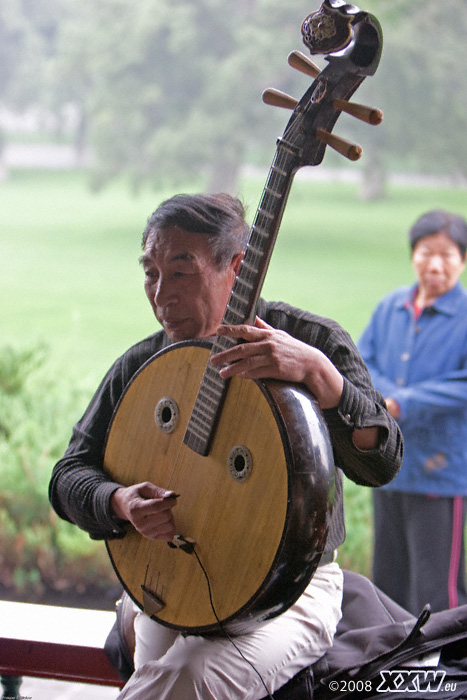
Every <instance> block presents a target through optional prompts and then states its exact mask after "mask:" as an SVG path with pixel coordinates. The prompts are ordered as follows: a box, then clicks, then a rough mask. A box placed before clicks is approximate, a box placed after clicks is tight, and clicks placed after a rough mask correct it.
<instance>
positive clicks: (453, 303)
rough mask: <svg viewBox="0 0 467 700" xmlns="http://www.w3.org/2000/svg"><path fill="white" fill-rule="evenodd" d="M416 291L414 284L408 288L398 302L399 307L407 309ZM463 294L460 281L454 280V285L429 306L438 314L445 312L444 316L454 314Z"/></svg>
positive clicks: (411, 303) (410, 305) (411, 304)
mask: <svg viewBox="0 0 467 700" xmlns="http://www.w3.org/2000/svg"><path fill="white" fill-rule="evenodd" d="M416 293H417V285H416V284H414V285H412V286H411V287H409V289H408V293H407V294H406V295H404V296H403V297H402V299H401V301H400V303H399V308H405V309H409V308H411V307H412V306H413V301H414V299H415V295H416ZM463 295H464V288H463V286H462V284H461V283H460V282H456V284H455V285H454V287H453V288H452V289H450V290H449V292H446V293H445V294H442V295H441V296H440V297H438V298H437V299H436V300H435V302H434V304H432V305H431V307H427V308H431V309H433V310H434V311H437V312H438V313H440V314H445V315H446V316H454V315H455V314H456V312H457V311H458V309H459V305H460V303H461V300H462V297H463Z"/></svg>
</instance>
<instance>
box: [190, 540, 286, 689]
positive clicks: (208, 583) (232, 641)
mask: <svg viewBox="0 0 467 700" xmlns="http://www.w3.org/2000/svg"><path fill="white" fill-rule="evenodd" d="M193 554H194V555H195V557H196V559H197V561H198V564H199V565H200V567H201V571H202V572H203V574H204V578H205V579H206V583H207V585H208V593H209V602H210V604H211V609H212V612H213V614H214V617H215V618H216V620H217V623H218V625H219V627H220V628H221V630H222V633H223V634H224V635H225V637H226V639H228V640H229V642H230V643H231V644H232V646H233V647H234V649H236V651H237V652H238V653H239V654H240V656H241V657H242V659H243V660H244V661H245V662H246V663H247V664H248V665H249V666H251V668H252V669H253V671H254V672H255V673H256V675H257V676H258V678H259V679H260V681H261V683H262V684H263V686H264V689H265V690H266V693H267V696H268V698H270V700H274V695H272V694H271V693H270V692H269V689H268V687H267V685H266V683H265V682H264V679H263V677H262V676H261V674H260V672H259V671H258V669H257V668H255V667H254V665H253V664H252V663H251V661H250V660H249V659H247V658H246V656H245V655H244V653H243V652H242V650H241V649H240V648H239V647H238V646H237V645H236V644H235V642H234V640H233V639H232V637H231V636H230V634H229V633H228V632H227V630H226V629H225V627H224V625H223V624H222V622H221V621H220V619H219V617H218V615H217V612H216V609H215V607H214V600H213V598H212V589H211V582H210V580H209V576H208V573H207V571H206V569H205V568H204V566H203V563H202V561H201V559H200V558H199V555H198V552H197V551H196V549H193Z"/></svg>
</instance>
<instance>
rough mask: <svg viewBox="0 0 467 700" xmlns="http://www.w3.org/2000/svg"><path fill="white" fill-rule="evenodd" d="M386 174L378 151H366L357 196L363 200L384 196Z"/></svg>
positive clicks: (372, 199) (382, 197) (370, 200)
mask: <svg viewBox="0 0 467 700" xmlns="http://www.w3.org/2000/svg"><path fill="white" fill-rule="evenodd" d="M386 184H387V175H386V171H385V169H384V167H383V163H382V159H381V157H380V154H379V153H376V152H373V153H368V152H367V153H366V161H365V168H364V169H363V173H362V182H361V185H360V192H359V197H360V199H361V200H363V201H364V202H372V201H376V200H378V199H385V198H386Z"/></svg>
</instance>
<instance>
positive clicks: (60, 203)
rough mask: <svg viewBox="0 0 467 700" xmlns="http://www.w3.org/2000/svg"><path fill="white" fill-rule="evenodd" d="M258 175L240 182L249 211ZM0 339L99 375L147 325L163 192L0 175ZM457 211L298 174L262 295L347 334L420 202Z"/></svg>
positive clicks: (388, 277) (385, 283) (405, 276)
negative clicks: (328, 319)
mask: <svg viewBox="0 0 467 700" xmlns="http://www.w3.org/2000/svg"><path fill="white" fill-rule="evenodd" d="M262 186H263V183H262V182H260V181H259V180H257V181H253V180H248V181H244V182H242V183H241V196H242V198H243V200H244V201H245V203H246V204H247V205H248V210H249V214H250V219H252V218H253V215H254V212H255V209H256V205H257V201H258V200H259V196H260V193H261V189H262ZM0 194H1V202H2V206H1V208H0V224H1V229H0V231H1V233H0V273H1V274H0V298H1V300H2V303H1V304H0V327H1V329H2V339H3V343H5V342H9V343H13V344H15V345H16V344H29V343H31V342H32V341H36V340H42V341H45V342H46V343H47V344H48V345H50V347H51V350H52V353H53V358H54V362H55V363H56V364H57V367H60V370H61V371H62V372H67V371H69V372H71V373H74V372H75V371H76V372H78V373H79V374H81V375H82V374H85V375H91V376H93V377H98V376H100V375H101V374H102V372H103V371H104V370H105V369H106V368H107V366H108V365H109V364H110V362H111V361H112V360H113V359H114V357H115V356H116V355H118V354H119V353H120V352H122V351H123V350H124V349H125V348H127V347H128V346H129V344H131V343H133V342H136V341H137V340H138V339H140V338H141V337H143V336H145V335H146V334H148V333H150V332H152V330H153V329H154V328H155V321H154V320H153V318H152V316H151V313H150V310H149V307H148V304H147V302H146V301H145V298H144V296H143V291H142V276H141V271H140V269H139V265H138V256H139V254H140V249H139V244H140V234H141V231H142V229H143V228H144V224H145V221H146V218H147V216H148V215H149V214H150V213H151V211H152V210H153V209H154V208H155V207H156V206H157V204H158V203H159V202H160V201H161V200H162V199H163V198H165V197H166V196H168V195H169V194H171V193H169V192H155V193H148V192H145V193H144V194H142V195H140V196H139V197H133V196H132V195H131V193H130V192H129V191H128V190H127V189H126V188H125V186H124V184H122V183H119V184H115V185H113V186H112V187H110V188H109V189H108V190H106V191H105V192H104V193H101V194H99V195H93V194H92V193H90V192H89V190H88V188H87V186H86V181H85V178H84V175H83V174H80V173H27V172H24V173H15V174H14V175H13V177H11V179H9V180H7V181H5V182H2V183H0ZM438 206H445V207H449V208H452V209H454V210H456V211H458V212H460V213H463V214H464V215H465V214H467V199H466V197H465V191H464V190H461V189H458V190H446V189H443V190H438V191H436V190H423V189H419V188H417V189H415V188H414V189H411V190H407V189H406V188H405V189H397V188H391V190H390V191H389V197H388V198H387V199H386V200H384V201H381V202H373V203H364V202H361V201H359V200H358V198H357V192H356V189H355V187H353V186H350V185H342V184H339V185H336V186H331V185H329V184H316V183H312V182H307V181H306V180H305V179H302V178H300V179H298V178H297V181H296V182H295V184H294V186H293V188H292V193H291V196H290V199H289V203H288V207H287V209H286V212H285V216H284V221H283V224H282V227H281V231H280V234H279V240H278V243H277V245H276V250H275V251H274V255H273V260H272V263H271V266H270V270H269V273H268V276H267V279H266V283H265V288H264V295H265V296H266V297H267V298H269V299H279V298H281V299H285V300H287V301H290V302H291V303H294V304H297V305H299V306H303V307H306V308H309V309H311V310H313V311H316V312H318V313H322V314H324V315H329V316H332V317H334V318H335V319H336V320H338V321H339V322H340V323H342V324H343V325H344V326H345V327H346V328H347V329H348V330H349V331H350V332H351V333H352V335H354V337H357V336H358V334H359V333H360V332H361V330H362V328H363V326H364V324H365V323H366V321H367V319H368V316H369V314H370V312H371V310H372V308H373V307H374V305H375V303H376V302H377V301H378V300H379V298H380V297H381V296H382V295H383V294H384V293H385V292H387V291H388V290H389V289H391V288H392V287H394V286H395V285H399V284H402V283H405V282H409V281H411V279H412V277H411V269H410V264H409V259H408V252H407V244H406V230H407V227H408V226H409V225H410V224H411V223H412V221H413V220H414V219H415V218H416V217H417V216H418V215H419V214H420V213H421V212H423V211H425V210H427V209H429V208H433V207H438Z"/></svg>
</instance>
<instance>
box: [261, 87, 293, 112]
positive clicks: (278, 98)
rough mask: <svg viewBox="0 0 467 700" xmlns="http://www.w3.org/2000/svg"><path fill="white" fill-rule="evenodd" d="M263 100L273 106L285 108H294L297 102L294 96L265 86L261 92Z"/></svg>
mask: <svg viewBox="0 0 467 700" xmlns="http://www.w3.org/2000/svg"><path fill="white" fill-rule="evenodd" d="M263 102H264V103H265V104H267V105H272V106H273V107H284V108H285V109H295V107H296V106H297V104H298V100H296V99H295V97H291V96H290V95H287V93H285V92H281V90H276V89H275V88H267V89H266V90H265V91H264V92H263Z"/></svg>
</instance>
